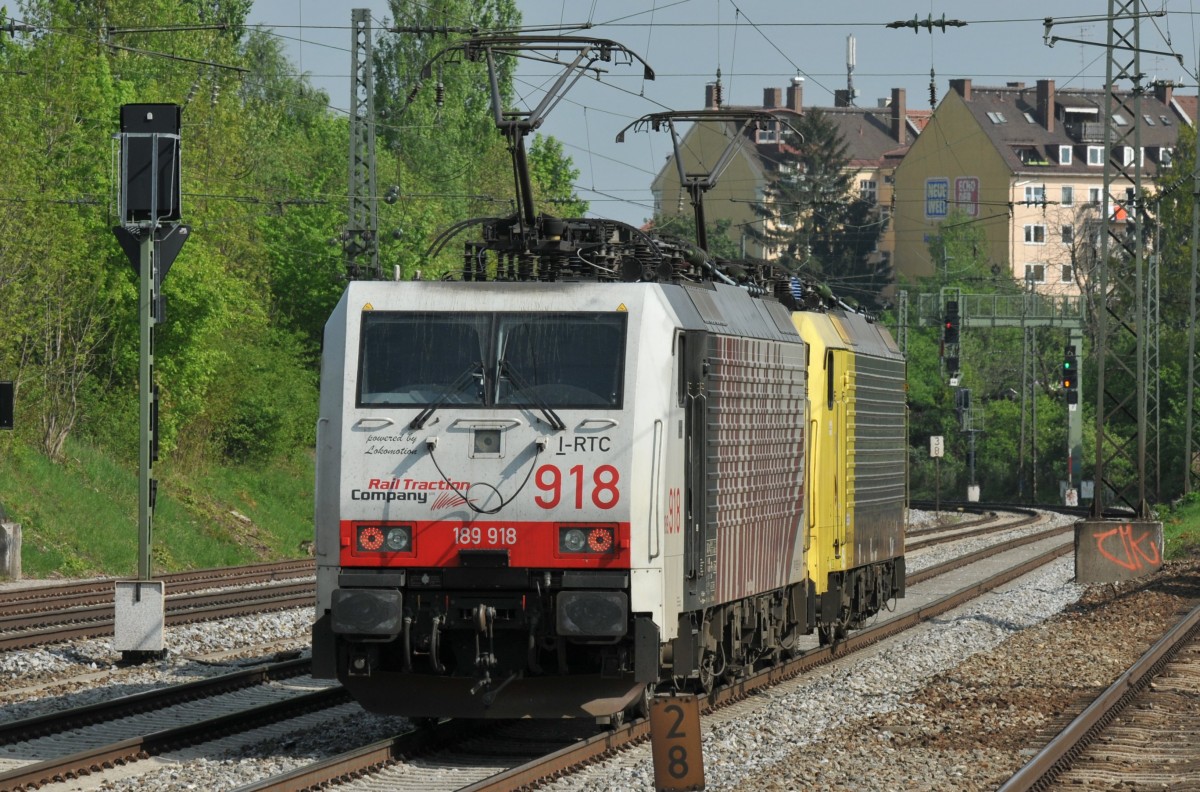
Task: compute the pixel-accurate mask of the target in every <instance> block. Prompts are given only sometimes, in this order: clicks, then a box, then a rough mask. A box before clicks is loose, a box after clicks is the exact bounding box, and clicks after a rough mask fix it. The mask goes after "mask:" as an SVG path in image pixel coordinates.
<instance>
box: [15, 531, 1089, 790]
mask: <svg viewBox="0 0 1200 792" xmlns="http://www.w3.org/2000/svg"><path fill="white" fill-rule="evenodd" d="M1068 530H1069V529H1065V528H1064V529H1059V531H1060V532H1063V533H1065V532H1067V531H1068ZM1034 541H1041V542H1043V543H1046V544H1047V545H1052V544H1054V540H1052V539H1050V540H1048V539H1046V538H1045V537H1044V536H1042V535H1040V534H1039V535H1035V536H1034V537H1019V538H1018V539H1016V540H1012V541H1010V542H1008V543H1005V544H1004V547H1005V548H1007V549H1004V550H1002V549H999V548H998V547H993V548H988V549H986V550H981V551H977V552H975V553H972V554H970V555H969V556H966V557H964V558H962V559H957V560H955V561H952V562H947V563H945V564H942V565H938V566H937V567H932V568H930V569H927V570H923V571H922V572H919V573H914V574H913V575H910V576H909V581H908V582H909V585H912V586H916V585H917V582H918V581H919V580H929V579H930V578H933V577H936V576H938V575H943V576H946V575H953V574H954V572H953V570H955V569H958V570H959V571H960V576H962V578H963V580H965V581H967V583H966V585H961V586H954V585H951V584H949V583H945V584H942V585H941V588H942V589H947V588H954V589H955V591H954V592H953V593H951V594H938V595H936V596H935V595H933V594H930V595H929V596H928V597H925V599H926V600H928V601H926V602H921V603H919V607H917V608H914V609H912V610H911V611H910V612H909V613H906V614H903V615H901V616H898V617H897V618H895V619H893V620H890V621H889V622H887V623H885V624H881V625H878V626H876V627H874V628H872V629H869V630H864V631H862V632H860V633H857V634H855V635H854V636H853V637H852V638H851V639H849V640H847V641H844V642H842V643H841V644H839V645H838V646H837V647H835V648H830V647H823V648H813V649H811V650H809V651H806V652H804V653H803V654H802V655H801V656H800V657H798V658H796V659H795V660H793V661H791V662H789V663H788V664H786V665H784V666H782V667H776V668H772V669H768V670H765V671H763V672H760V673H759V674H757V675H755V676H753V677H750V678H748V679H744V680H740V681H738V682H737V683H734V684H732V685H729V686H727V687H725V688H722V689H721V690H718V691H715V692H714V693H713V695H712V696H711V698H710V701H709V705H708V706H709V707H710V708H720V707H723V706H726V705H727V704H729V703H732V702H735V701H739V700H742V699H744V698H746V697H747V696H749V695H751V694H753V693H754V692H756V691H758V690H761V689H763V688H765V687H767V686H770V685H773V684H777V683H779V682H781V681H784V680H786V679H788V678H791V677H795V676H797V675H799V674H802V673H804V672H805V671H807V670H809V669H811V668H814V667H816V666H817V665H820V664H822V663H827V662H829V661H831V660H833V659H835V658H840V657H843V656H846V655H849V654H850V653H852V652H854V651H857V650H858V649H860V648H863V647H865V646H867V645H869V644H870V643H873V642H875V641H878V640H880V639H882V638H883V637H886V636H887V635H889V634H892V633H894V632H899V631H900V630H903V629H906V628H907V627H909V626H913V625H916V624H918V623H920V622H921V621H925V620H928V619H930V618H933V617H934V616H935V615H937V614H938V613H941V612H944V610H946V609H949V608H951V607H954V606H955V605H956V604H958V603H959V602H962V601H965V600H966V599H969V598H970V597H972V596H974V595H976V594H978V593H982V592H984V591H987V590H989V589H990V588H992V587H994V586H996V585H1000V583H1001V582H1002V581H1003V580H1005V579H1008V578H1011V577H1014V576H1017V575H1020V574H1022V573H1023V572H1024V571H1027V570H1028V569H1030V568H1032V567H1033V566H1035V565H1036V564H1037V563H1042V562H1044V561H1045V560H1046V559H1048V558H1050V557H1052V556H1055V555H1059V554H1062V553H1064V552H1067V551H1069V550H1070V547H1071V545H1070V542H1069V541H1062V540H1059V543H1058V546H1057V547H1048V548H1047V549H1046V550H1043V551H1041V552H1039V553H1038V554H1037V556H1036V557H1034V558H1033V559H1032V560H1028V561H1026V562H1025V563H1023V564H1021V565H1020V566H1019V567H1018V568H1017V569H1015V570H1012V571H1010V572H1009V573H1008V574H1007V575H996V576H989V577H986V578H985V579H980V578H981V577H983V576H982V575H980V574H979V573H977V572H969V571H967V572H964V571H963V570H964V569H966V570H970V569H971V568H972V566H971V565H974V564H978V563H980V559H981V558H983V557H985V556H987V555H989V554H992V555H994V554H996V553H1001V552H1011V549H1012V547H1013V546H1016V545H1018V544H1019V543H1025V544H1029V543H1031V542H1034ZM935 585H936V584H935ZM916 593H917V592H915V591H912V592H910V601H912V599H913V595H914V594H916ZM307 662H308V661H307V660H295V661H291V662H288V663H281V664H272V665H269V666H264V667H261V668H256V669H250V670H247V671H243V672H239V673H237V674H228V675H223V676H222V677H219V678H217V679H215V680H211V681H206V682H202V683H190V684H189V685H186V686H173V687H171V688H167V689H165V690H163V691H158V692H154V693H147V694H139V695H138V696H134V697H129V698H128V699H125V700H118V701H114V702H111V703H107V704H103V705H93V706H90V707H85V708H82V709H76V710H71V711H66V712H63V713H60V714H56V715H47V716H42V717H39V718H35V719H30V720H27V721H22V722H20V723H15V724H11V725H10V726H7V727H4V728H0V760H3V759H4V758H5V757H9V758H10V759H11V758H12V755H13V752H14V751H15V752H16V753H17V754H18V755H19V757H20V759H21V760H22V761H20V763H19V764H18V765H16V766H12V765H10V766H8V768H7V769H6V770H5V771H4V772H3V774H0V789H32V788H37V787H38V786H40V785H42V784H44V783H47V782H50V781H53V780H54V779H69V778H74V777H78V776H82V775H87V774H89V773H93V772H104V771H108V770H110V769H111V768H113V767H114V766H117V765H121V764H125V763H129V762H133V761H134V760H136V759H139V758H146V757H149V756H163V755H171V752H172V751H177V750H178V749H179V748H180V746H186V745H196V746H197V748H196V749H194V750H195V751H198V752H200V753H201V754H202V755H204V756H209V755H212V754H213V753H215V752H219V750H220V749H218V748H216V747H214V746H215V745H216V744H217V743H216V742H214V741H221V740H229V739H233V738H231V737H230V735H231V734H234V733H238V734H242V735H243V739H246V740H251V742H253V739H252V738H251V737H250V736H248V735H247V734H245V733H247V732H251V731H253V730H255V729H265V728H275V729H276V730H277V731H282V732H284V733H289V731H288V730H290V729H293V728H295V729H299V728H300V727H299V726H292V725H289V724H290V723H292V721H290V720H288V719H295V718H302V717H308V718H309V719H310V720H311V719H312V718H316V719H318V721H320V720H321V719H326V718H332V717H334V714H333V713H337V712H339V709H338V708H339V707H341V708H344V709H345V710H347V711H348V710H352V709H353V710H356V709H357V705H354V704H352V703H349V700H348V698H346V697H345V696H344V694H342V692H341V690H340V688H336V687H335V688H329V689H321V690H315V691H304V692H303V693H298V692H297V690H296V688H297V687H304V685H303V684H297V683H292V684H290V685H289V689H287V690H286V691H285V694H282V700H281V699H280V698H279V697H280V696H281V694H280V691H279V690H277V689H276V690H273V689H272V688H277V687H278V686H279V685H280V682H281V681H282V682H284V684H285V685H287V684H288V683H287V680H297V681H298V680H300V679H303V675H304V674H305V673H306V669H307V667H308V666H307ZM305 681H307V680H305ZM310 686H311V685H310ZM259 689H261V690H267V691H269V692H268V693H267V694H265V696H266V700H265V701H264V700H263V699H261V698H256V697H254V696H249V697H247V695H248V694H247V691H250V690H259ZM181 701H192V704H190V705H181V704H179V702H181ZM197 702H199V703H197ZM220 702H224V703H220ZM187 706H191V707H195V708H198V709H199V713H198V714H197V713H196V712H192V713H191V714H188V715H183V714H180V715H174V714H172V713H173V712H176V711H177V710H178V709H179V708H180V707H187ZM185 711H186V710H185ZM306 713H307V715H306ZM313 713H316V714H313ZM81 724H94V725H92V726H88V727H85V728H87V729H88V730H89V734H91V735H93V736H91V737H88V738H86V739H83V738H81V737H80V736H79V733H78V732H77V731H76V730H77V729H79V728H80V727H81ZM268 724H275V725H274V727H269V726H268ZM118 725H120V726H119V728H118ZM648 728H649V727H648V723H646V722H645V721H641V720H638V721H634V722H632V723H629V724H627V725H625V726H622V727H619V728H616V729H614V730H611V731H609V730H603V731H598V730H597V727H596V726H595V725H594V724H591V723H588V722H578V721H573V722H554V723H548V724H537V725H534V724H532V723H531V722H528V721H522V722H519V723H516V724H514V723H511V722H492V721H488V722H475V723H472V722H451V721H446V722H443V723H440V724H434V725H429V726H426V727H424V728H420V729H415V730H412V731H409V732H406V733H404V734H400V735H399V736H395V737H392V738H389V739H386V740H382V741H378V742H373V743H370V744H369V745H367V746H365V747H363V748H359V749H357V750H354V751H350V752H347V753H345V754H340V755H338V756H335V757H333V758H331V759H328V760H325V761H323V762H319V763H317V764H314V765H308V766H305V767H302V768H300V769H298V770H296V771H294V772H293V773H290V774H287V775H286V776H279V777H275V778H271V779H268V780H265V781H262V782H258V783H254V784H251V785H250V786H247V787H245V788H244V789H247V790H249V789H304V788H308V787H310V786H314V785H319V784H323V783H327V782H329V781H331V780H333V779H345V778H350V777H355V776H358V775H360V774H363V773H370V772H378V773H382V774H383V775H374V776H372V777H373V778H374V781H373V782H372V783H382V784H384V788H389V789H404V788H412V789H422V790H426V789H438V788H445V789H459V788H463V787H466V788H470V789H509V788H512V787H513V786H517V785H521V784H525V783H532V781H533V780H534V779H537V778H546V777H549V776H552V775H554V774H556V773H561V772H564V768H569V767H574V766H578V765H579V764H581V763H583V762H586V761H590V760H591V759H592V758H594V757H596V756H602V755H604V754H606V753H609V752H612V751H616V750H618V749H619V748H620V747H621V746H626V745H632V744H636V743H638V742H641V741H644V740H645V738H646V736H647V735H648ZM201 743H213V745H208V744H205V745H203V746H201V745H199V744H201ZM414 757H416V758H415V759H414ZM401 758H403V759H404V760H405V761H397V760H399V759H401ZM412 762H416V763H417V765H418V766H419V770H418V771H417V772H416V773H415V774H414V773H413V764H412ZM3 767H4V764H0V768H3ZM149 767H151V768H153V767H154V766H149ZM118 772H123V773H124V774H125V775H127V776H128V775H129V774H130V773H138V772H142V771H138V770H134V769H133V768H132V767H130V768H126V769H125V770H124V771H118ZM406 773H407V774H408V776H411V777H406ZM107 777H108V776H107V775H105V778H107ZM439 779H440V780H439ZM406 784H407V787H406Z"/></svg>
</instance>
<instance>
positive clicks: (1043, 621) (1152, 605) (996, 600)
mask: <svg viewBox="0 0 1200 792" xmlns="http://www.w3.org/2000/svg"><path fill="white" fill-rule="evenodd" d="M1018 530H1020V531H1025V530H1040V529H1018ZM969 541H971V542H972V543H974V542H978V541H984V542H986V541H988V540H987V539H986V538H985V539H973V540H969ZM991 541H996V540H991ZM943 548H945V549H947V550H950V549H951V548H953V550H952V551H951V552H952V554H961V553H963V552H964V549H963V547H961V546H957V547H955V545H953V544H952V545H949V546H946V545H943V546H938V547H935V548H930V550H936V551H937V552H938V553H939V554H940V553H942V552H943ZM914 555H915V554H914ZM910 568H911V567H910ZM1073 573H1074V570H1073V565H1072V561H1071V558H1070V556H1068V557H1066V558H1065V559H1062V560H1059V561H1057V562H1055V563H1053V564H1051V565H1049V566H1046V567H1043V568H1042V569H1040V570H1037V571H1035V572H1033V573H1031V574H1029V575H1026V576H1025V577H1023V578H1021V579H1020V580H1018V581H1015V582H1014V583H1011V584H1009V585H1008V586H1006V587H1005V588H1003V589H1002V590H998V591H996V592H993V593H991V594H988V595H985V596H983V597H981V598H979V599H977V600H975V601H973V602H972V603H970V604H968V605H967V606H964V607H963V608H961V609H959V610H957V611H955V612H953V613H952V614H948V615H946V616H943V617H940V618H938V619H936V620H934V621H933V622H929V623H926V624H925V625H923V626H921V627H918V628H915V629H913V630H909V631H907V632H905V633H902V634H901V635H898V636H895V637H893V638H891V639H888V640H885V641H882V642H880V643H879V644H877V645H875V646H874V647H872V648H870V649H867V650H865V651H863V652H859V653H857V654H854V655H851V656H848V657H845V658H843V659H841V660H838V661H836V662H834V663H831V664H829V665H827V666H825V667H823V668H821V669H818V670H816V671H815V672H811V673H809V674H806V675H805V676H804V677H802V678H800V679H797V680H793V681H792V682H789V683H786V684H784V685H782V686H779V687H776V688H773V689H771V690H769V691H767V692H765V693H762V694H759V695H755V696H753V697H751V698H749V699H747V700H745V701H742V702H739V703H738V704H736V705H734V706H731V707H728V708H725V709H724V710H721V711H720V712H718V713H714V714H713V715H711V716H708V717H706V718H705V720H704V722H703V724H702V729H703V731H704V738H703V748H704V766H705V776H706V782H707V788H708V789H732V790H879V789H907V790H935V789H956V790H990V789H995V788H996V786H998V785H999V784H1001V783H1003V781H1004V780H1006V779H1007V778H1008V776H1010V775H1011V774H1012V773H1013V772H1014V771H1015V770H1016V769H1017V768H1018V767H1019V766H1020V765H1021V764H1023V763H1024V761H1025V760H1026V759H1028V757H1029V756H1030V755H1031V754H1032V753H1033V752H1035V751H1036V749H1037V748H1038V747H1040V745H1041V744H1043V743H1044V742H1045V741H1046V740H1048V739H1049V738H1050V737H1052V736H1053V734H1054V733H1056V732H1057V730H1058V729H1060V728H1061V726H1062V725H1064V724H1065V723H1066V722H1067V721H1068V720H1069V719H1070V717H1073V716H1074V714H1075V713H1076V712H1077V711H1078V710H1079V709H1081V708H1082V706H1084V705H1086V703H1087V701H1088V700H1090V697H1091V696H1094V695H1095V694H1096V693H1097V692H1099V691H1100V690H1101V689H1103V688H1104V687H1105V686H1107V685H1108V684H1109V683H1110V682H1111V681H1112V679H1114V678H1115V677H1116V676H1117V675H1118V674H1120V673H1121V672H1122V671H1123V670H1124V669H1125V668H1126V667H1127V666H1128V664H1129V663H1131V662H1132V661H1133V660H1134V659H1135V658H1136V657H1137V656H1138V655H1140V654H1141V653H1142V652H1143V651H1145V649H1146V648H1147V647H1148V646H1149V645H1150V644H1151V643H1152V642H1153V641H1154V640H1156V639H1157V637H1158V636H1159V635H1161V633H1162V632H1163V631H1164V630H1165V629H1166V628H1167V626H1168V624H1169V623H1171V622H1172V621H1173V620H1174V619H1175V618H1177V613H1178V611H1179V609H1180V608H1181V607H1182V606H1183V605H1184V604H1185V603H1186V602H1188V601H1189V598H1190V599H1191V601H1195V600H1197V599H1200V561H1193V562H1190V563H1188V564H1173V565H1169V566H1168V567H1167V568H1165V569H1164V570H1163V571H1162V572H1160V573H1159V574H1158V575H1156V576H1154V577H1153V578H1148V579H1146V580H1143V581H1132V582H1130V583H1126V584H1122V585H1117V586H1108V585H1106V586H1093V587H1090V588H1085V587H1082V586H1078V585H1076V584H1074V583H1073V582H1072V577H1073ZM311 617H312V611H311V610H310V609H298V610H295V611H286V612H281V613H274V614H263V615H260V616H254V617H244V618H241V619H227V620H223V621H221V622H215V623H206V624H203V623H202V624H196V625H189V626H186V627H180V628H168V645H169V646H170V647H171V653H170V656H169V657H168V658H167V659H166V660H164V661H162V662H160V663H152V664H148V665H146V666H140V667H136V668H118V667H116V666H115V665H114V663H115V659H116V658H115V657H114V656H113V654H112V652H111V644H110V643H109V642H107V641H104V640H96V641H82V642H76V643H73V644H70V645H64V646H61V647H49V648H45V649H39V650H31V651H24V652H17V653H7V654H3V655H0V718H2V719H5V720H8V719H12V718H17V717H28V716H29V715H35V714H40V713H42V712H47V711H51V710H56V709H62V708H65V707H67V706H77V705H80V704H83V703H88V702H89V701H92V700H100V699H106V698H109V697H111V696H112V695H114V694H120V692H121V691H125V692H137V691H139V690H145V689H148V688H149V687H152V686H153V687H156V686H162V685H167V684H175V683H178V682H181V681H188V680H190V679H195V678H197V677H198V676H199V675H207V674H214V673H222V672H226V671H229V670H231V668H232V667H236V665H237V664H239V663H244V662H249V661H251V660H252V659H254V658H258V659H262V658H263V657H264V656H270V655H271V654H273V653H275V652H281V651H282V652H287V651H292V652H295V651H300V652H306V651H307V642H308V627H309V624H310V621H311ZM264 644H266V645H267V646H266V648H264ZM239 646H241V647H244V649H243V650H242V651H241V652H240V653H238V650H237V647H239ZM230 650H232V651H233V652H235V654H240V655H241V656H234V655H220V656H219V657H218V659H215V660H214V659H208V660H200V659H197V658H200V657H201V656H208V657H210V658H211V657H212V653H214V652H216V653H223V652H228V651H230ZM80 674H82V675H84V676H75V675H80ZM88 675H91V679H92V681H88ZM68 679H76V680H78V681H76V682H69V681H65V680H68ZM39 684H41V685H43V686H42V687H38V685H39ZM97 686H100V687H97ZM349 708H350V709H351V710H353V711H352V712H346V713H341V712H339V713H336V714H333V715H327V716H326V717H325V718H324V719H322V720H320V721H319V722H318V723H316V724H314V725H313V727H312V728H311V730H294V731H292V732H291V733H286V734H279V735H267V736H262V735H260V736H259V737H257V738H256V741H254V742H252V743H250V744H240V745H237V746H229V747H227V748H225V749H224V750H223V751H220V752H217V751H211V752H208V751H206V752H204V753H203V755H196V754H189V755H178V756H173V757H170V762H171V763H170V764H167V765H166V766H159V765H158V764H157V763H158V762H159V761H160V760H153V761H150V762H137V763H134V764H132V765H129V766H127V768H125V769H124V770H123V771H122V772H121V773H119V774H118V776H120V777H113V776H110V775H108V774H105V776H100V777H93V778H92V779H90V780H87V779H83V780H80V781H77V782H73V783H72V784H70V785H68V786H62V787H58V786H56V787H55V788H62V789H66V788H71V789H104V790H154V791H155V792H159V791H161V792H168V791H172V792H173V791H174V790H209V789H212V790H223V789H234V788H237V787H238V786H241V785H243V784H246V783H249V782H251V781H254V780H259V779H262V778H265V777H267V776H269V775H272V774H275V773H280V772H284V771H286V770H289V769H293V768H295V767H298V766H300V765H302V764H305V763H308V762H312V761H316V760H318V759H320V758H323V757H326V756H330V755H333V754H335V753H337V752H338V751H341V750H345V749H347V748H349V747H351V746H352V745H355V744H361V741H363V740H370V739H381V738H383V737H386V736H389V735H391V734H395V733H396V732H397V731H399V730H402V729H404V728H405V727H406V726H407V723H406V722H405V721H404V719H402V718H383V717H379V716H374V715H369V714H365V713H362V712H361V711H359V710H358V709H357V707H356V706H355V705H349ZM201 748H202V747H198V748H197V750H200V749H201ZM211 748H212V747H211V746H210V749H211ZM160 759H166V757H162V758H160ZM139 765H145V766H144V767H141V768H139V767H138V766H139ZM653 779H654V774H653V766H652V761H651V758H650V751H649V746H648V745H643V746H640V747H636V748H634V749H632V750H629V751H625V752H623V753H621V754H619V755H617V756H616V757H614V758H611V759H609V760H607V761H604V762H601V763H599V764H596V765H593V766H591V767H589V768H586V769H584V770H583V771H581V772H579V773H577V774H575V775H574V776H571V777H569V778H566V779H560V780H558V781H556V782H553V783H551V784H549V785H547V786H545V787H543V788H544V789H551V790H559V791H566V790H612V789H644V790H652V789H654V781H653Z"/></svg>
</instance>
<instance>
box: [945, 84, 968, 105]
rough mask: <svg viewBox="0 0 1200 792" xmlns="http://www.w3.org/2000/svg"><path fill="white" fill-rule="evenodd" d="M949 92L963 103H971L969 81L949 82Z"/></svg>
mask: <svg viewBox="0 0 1200 792" xmlns="http://www.w3.org/2000/svg"><path fill="white" fill-rule="evenodd" d="M950 90H951V91H954V92H955V93H957V94H958V95H959V96H961V97H962V98H963V101H964V102H969V101H971V81H970V80H962V79H960V80H951V81H950Z"/></svg>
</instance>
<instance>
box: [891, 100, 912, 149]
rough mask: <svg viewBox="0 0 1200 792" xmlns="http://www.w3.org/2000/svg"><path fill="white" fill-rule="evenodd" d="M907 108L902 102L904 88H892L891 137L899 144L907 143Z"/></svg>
mask: <svg viewBox="0 0 1200 792" xmlns="http://www.w3.org/2000/svg"><path fill="white" fill-rule="evenodd" d="M907 127H908V108H907V107H906V106H905V102H904V89H903V88H893V89H892V137H894V138H895V139H896V142H897V143H899V144H900V145H901V146H903V145H905V144H907V143H908V129H907Z"/></svg>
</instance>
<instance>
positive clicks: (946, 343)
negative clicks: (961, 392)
mask: <svg viewBox="0 0 1200 792" xmlns="http://www.w3.org/2000/svg"><path fill="white" fill-rule="evenodd" d="M961 323H962V320H961V317H960V316H959V313H958V300H947V301H946V317H945V321H944V322H943V324H942V356H943V358H944V359H945V361H946V373H947V374H949V375H950V384H951V385H957V384H958V367H959V355H958V331H959V329H960V327H961Z"/></svg>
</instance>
